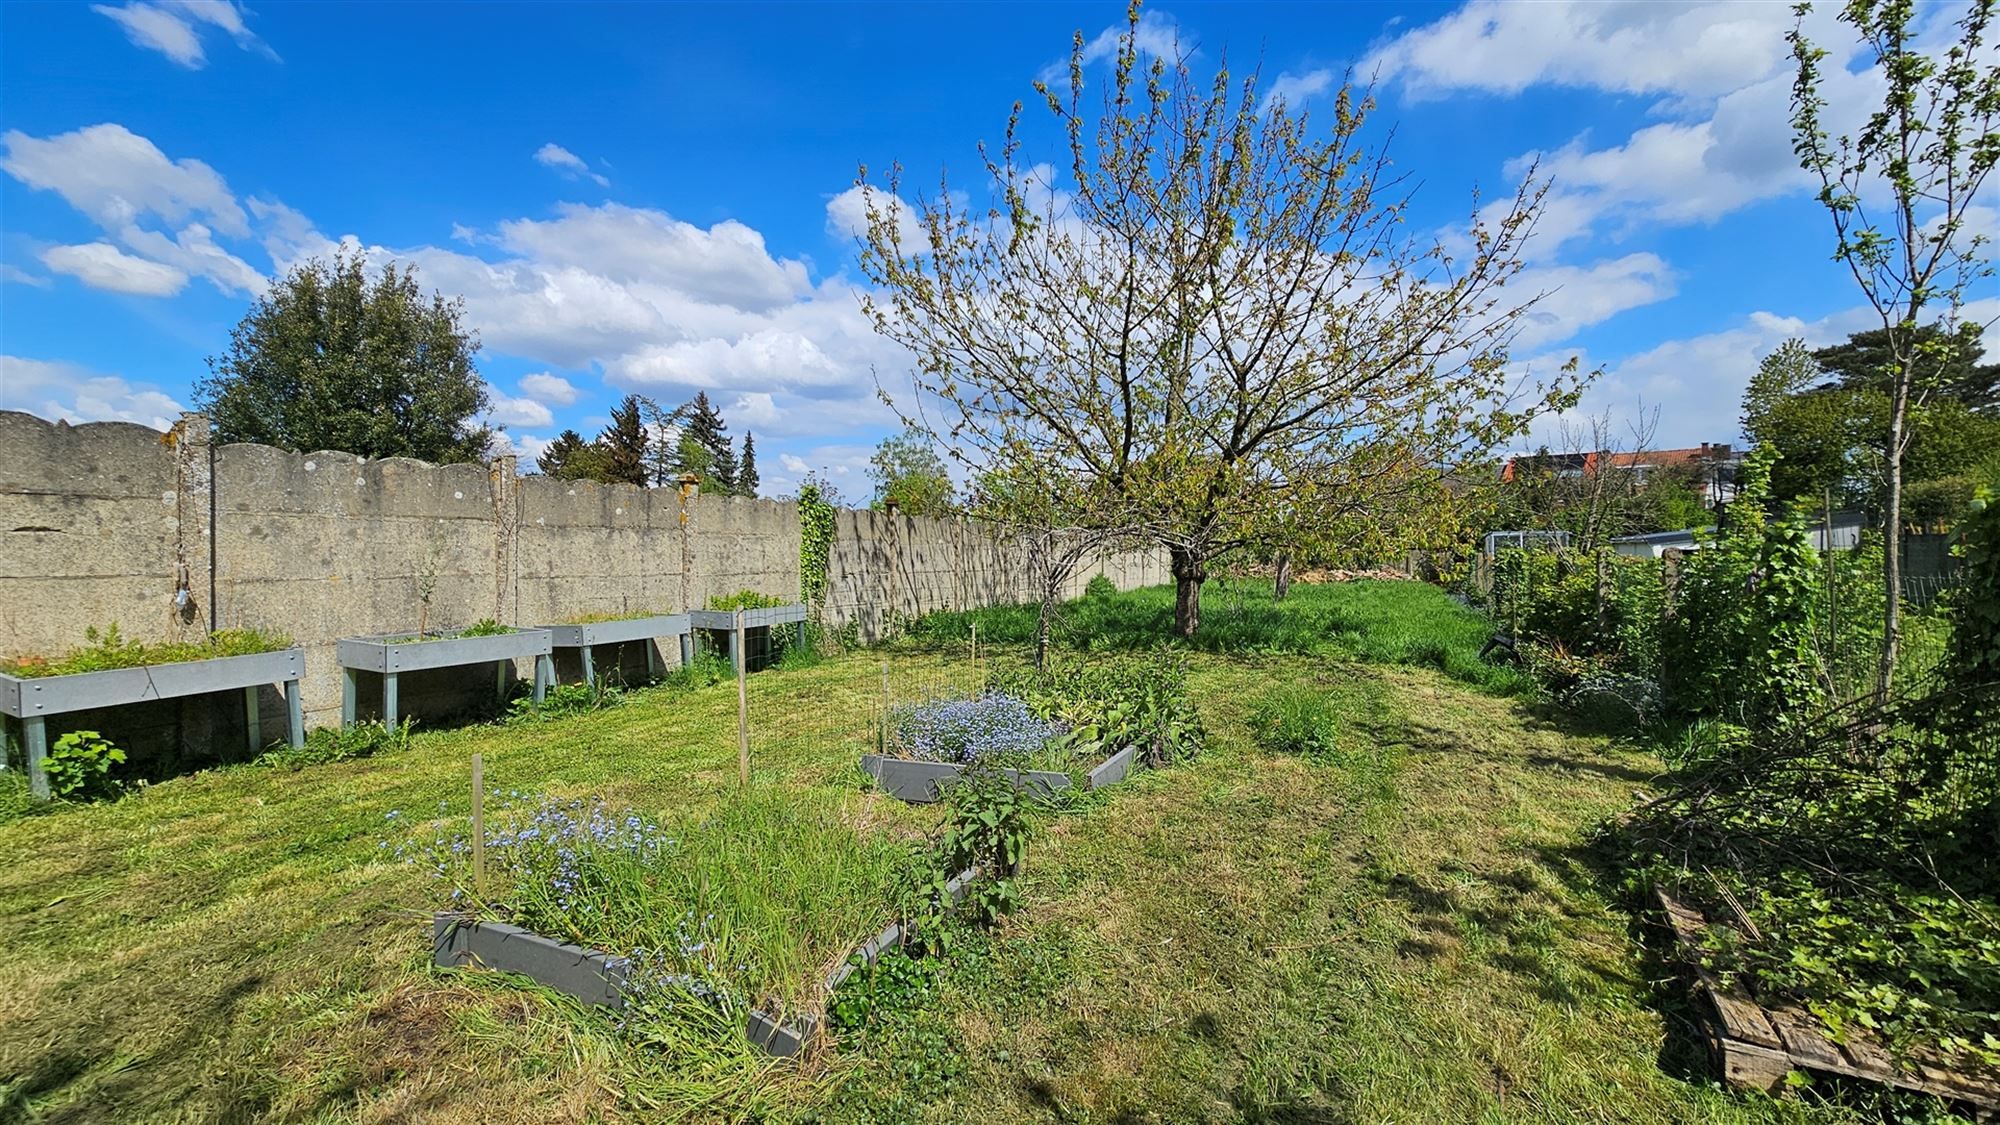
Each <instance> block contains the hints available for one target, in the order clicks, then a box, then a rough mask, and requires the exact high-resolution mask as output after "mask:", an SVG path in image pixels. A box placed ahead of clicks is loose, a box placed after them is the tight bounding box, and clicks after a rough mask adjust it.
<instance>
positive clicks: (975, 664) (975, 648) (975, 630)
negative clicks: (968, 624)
mask: <svg viewBox="0 0 2000 1125" xmlns="http://www.w3.org/2000/svg"><path fill="white" fill-rule="evenodd" d="M972 672H973V675H974V676H977V675H978V674H979V622H977V621H974V622H973V623H972Z"/></svg>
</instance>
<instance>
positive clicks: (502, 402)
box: [486, 387, 556, 426]
mask: <svg viewBox="0 0 2000 1125" xmlns="http://www.w3.org/2000/svg"><path fill="white" fill-rule="evenodd" d="M486 417H487V419H488V420H489V421H491V422H492V423H493V424H495V425H498V426H553V425H555V423H556V416H555V414H554V413H553V412H551V411H550V410H549V408H548V407H546V406H543V405H542V404H541V403H539V402H536V401H535V400H534V399H531V398H513V397H511V396H509V395H504V394H501V393H500V392H499V391H496V390H494V389H493V388H491V387H488V388H487V406H486Z"/></svg>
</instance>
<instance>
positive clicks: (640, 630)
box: [538, 613, 694, 686]
mask: <svg viewBox="0 0 2000 1125" xmlns="http://www.w3.org/2000/svg"><path fill="white" fill-rule="evenodd" d="M688 616H689V615H688V614H685V613H662V614H653V615H650V616H646V617H621V618H617V619H615V620H611V621H591V622H586V623H584V624H580V625H542V626H538V627H539V628H541V629H543V630H546V631H547V632H548V634H549V645H550V647H552V648H558V649H572V648H573V649H575V650H577V658H578V660H579V661H580V662H581V663H582V665H583V682H584V683H586V684H590V685H593V686H595V685H596V683H597V665H596V661H595V660H593V659H592V657H591V649H592V648H594V647H595V646H597V645H622V644H631V643H632V642H634V641H638V642H642V643H646V672H647V674H648V675H657V674H658V672H659V669H658V667H657V666H656V665H655V664H654V653H653V646H652V644H651V643H649V642H651V641H654V640H658V639H660V638H663V637H679V638H680V639H681V663H682V664H688V663H692V662H693V660H694V652H693V638H692V636H691V635H690V633H689V629H690V628H691V624H690V622H689V620H688Z"/></svg>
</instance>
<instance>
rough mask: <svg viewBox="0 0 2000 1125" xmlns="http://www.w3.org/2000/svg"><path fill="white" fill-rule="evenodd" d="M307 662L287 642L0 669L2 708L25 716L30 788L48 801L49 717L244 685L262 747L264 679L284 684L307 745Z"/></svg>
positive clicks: (296, 732) (300, 741)
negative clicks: (62, 669)
mask: <svg viewBox="0 0 2000 1125" xmlns="http://www.w3.org/2000/svg"><path fill="white" fill-rule="evenodd" d="M305 667H306V654H305V650H303V649H297V648H288V649H280V650H279V651H277V652H258V653H252V654H250V655H248V656H218V657H215V658H213V659H210V660H187V661H182V662H179V663H175V664H148V665H145V666H143V667H139V668H112V669H109V670H106V671H103V672H78V673H76V674H74V675H69V676H8V675H0V714H4V715H8V716H11V717H13V718H17V719H19V720H21V734H22V742H23V743H25V744H26V747H27V752H28V788H29V790H30V791H31V792H32V793H33V794H34V796H35V797H36V798H38V799H41V800H47V799H48V796H49V779H48V775H47V772H46V770H45V769H44V761H45V760H46V758H47V757H48V750H49V740H48V720H49V718H50V717H51V716H55V715H64V714H69V713H72V712H76V711H89V710H95V709H97V708H99V707H122V706H124V705H126V704H129V703H147V702H151V701H153V700H156V699H178V698H181V697H183V696H189V695H206V694H209V693H211V692H219V691H241V692H243V700H244V703H243V706H244V718H245V720H246V721H247V724H248V730H249V742H250V749H251V750H253V751H255V750H260V749H262V748H263V742H264V738H263V724H262V722H261V721H260V717H259V715H258V713H257V692H258V690H259V689H260V688H262V687H263V686H264V685H266V684H283V685H284V692H285V704H286V710H287V711H288V712H290V716H289V730H288V732H287V737H288V738H289V740H290V742H291V744H292V745H293V746H302V745H304V744H305V737H306V735H305V712H304V711H303V710H302V709H301V706H300V702H299V679H300V678H301V677H303V676H304V675H305ZM4 768H6V762H5V760H4V758H0V769H4Z"/></svg>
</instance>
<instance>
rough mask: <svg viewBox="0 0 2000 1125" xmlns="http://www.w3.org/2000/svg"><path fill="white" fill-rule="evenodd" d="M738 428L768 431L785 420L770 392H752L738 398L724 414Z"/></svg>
mask: <svg viewBox="0 0 2000 1125" xmlns="http://www.w3.org/2000/svg"><path fill="white" fill-rule="evenodd" d="M722 413H723V416H724V417H726V418H728V419H729V420H730V422H732V423H734V424H735V425H736V426H737V427H738V428H740V429H745V430H754V429H768V428H770V427H771V426H774V425H776V424H778V422H779V421H780V420H781V419H782V418H783V415H781V414H780V413H779V412H778V403H777V400H776V398H775V396H773V395H772V394H771V393H770V392H768V391H752V392H750V393H748V394H740V395H737V396H736V401H735V402H732V403H730V404H729V406H728V408H727V409H725V410H724V411H723V412H722Z"/></svg>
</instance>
